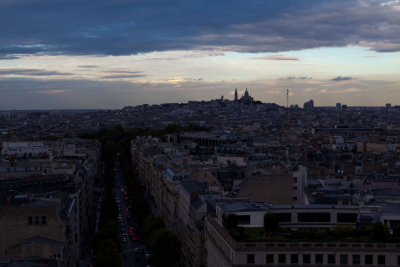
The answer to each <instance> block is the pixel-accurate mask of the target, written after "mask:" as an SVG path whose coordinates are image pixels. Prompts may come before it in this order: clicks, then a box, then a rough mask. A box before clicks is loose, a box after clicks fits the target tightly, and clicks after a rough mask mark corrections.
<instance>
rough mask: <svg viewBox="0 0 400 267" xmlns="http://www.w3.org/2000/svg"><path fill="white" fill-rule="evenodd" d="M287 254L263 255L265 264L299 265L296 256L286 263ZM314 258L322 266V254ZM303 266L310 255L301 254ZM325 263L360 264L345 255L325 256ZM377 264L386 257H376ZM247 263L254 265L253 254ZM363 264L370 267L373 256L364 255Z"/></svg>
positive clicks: (381, 262) (309, 262)
mask: <svg viewBox="0 0 400 267" xmlns="http://www.w3.org/2000/svg"><path fill="white" fill-rule="evenodd" d="M286 255H287V254H278V255H277V257H274V254H266V255H265V263H269V264H275V263H279V264H289V263H290V264H292V263H300V257H299V255H298V254H291V255H290V257H289V258H290V259H289V260H290V261H287V257H286ZM313 256H314V263H315V264H323V263H324V255H323V254H315V255H313ZM302 260H303V264H311V254H303V257H302ZM326 260H327V263H328V264H339V263H340V264H361V255H346V254H341V255H339V258H338V259H337V258H336V255H335V254H328V255H327V259H326ZM377 262H378V264H380V265H385V264H386V256H385V255H378V256H377ZM247 263H248V264H252V263H255V255H254V254H247ZM364 263H365V264H368V265H372V264H373V263H374V256H373V255H364ZM397 264H398V265H400V256H397Z"/></svg>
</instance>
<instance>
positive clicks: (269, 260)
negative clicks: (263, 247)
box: [265, 254, 274, 263]
mask: <svg viewBox="0 0 400 267" xmlns="http://www.w3.org/2000/svg"><path fill="white" fill-rule="evenodd" d="M265 263H274V254H267V255H266V256H265Z"/></svg>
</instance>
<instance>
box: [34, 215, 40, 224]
mask: <svg viewBox="0 0 400 267" xmlns="http://www.w3.org/2000/svg"><path fill="white" fill-rule="evenodd" d="M35 224H39V216H35Z"/></svg>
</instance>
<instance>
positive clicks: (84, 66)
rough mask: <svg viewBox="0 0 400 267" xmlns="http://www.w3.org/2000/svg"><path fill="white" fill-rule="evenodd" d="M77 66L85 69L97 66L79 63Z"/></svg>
mask: <svg viewBox="0 0 400 267" xmlns="http://www.w3.org/2000/svg"><path fill="white" fill-rule="evenodd" d="M78 67H79V68H85V69H93V68H98V67H99V66H96V65H80V66H78Z"/></svg>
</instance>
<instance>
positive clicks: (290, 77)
mask: <svg viewBox="0 0 400 267" xmlns="http://www.w3.org/2000/svg"><path fill="white" fill-rule="evenodd" d="M311 79H312V77H310V76H298V77H295V76H288V77H285V78H279V80H283V81H289V80H311Z"/></svg>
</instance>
